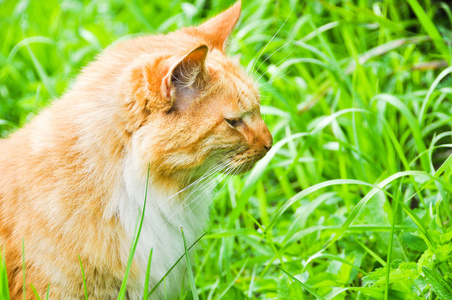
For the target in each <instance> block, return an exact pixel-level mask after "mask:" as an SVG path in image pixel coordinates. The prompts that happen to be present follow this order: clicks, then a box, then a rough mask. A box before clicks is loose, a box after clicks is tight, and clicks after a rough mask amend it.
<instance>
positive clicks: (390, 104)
mask: <svg viewBox="0 0 452 300" xmlns="http://www.w3.org/2000/svg"><path fill="white" fill-rule="evenodd" d="M230 4H231V2H230V1H196V2H195V3H194V4H188V3H185V2H182V1H167V2H158V3H157V2H152V3H151V1H138V0H136V1H129V2H127V4H126V3H124V2H122V1H99V0H97V1H84V2H75V1H60V2H56V1H45V2H42V1H36V0H34V1H3V2H0V24H1V25H0V26H1V28H2V29H3V28H6V29H7V30H2V31H1V33H0V35H1V37H2V45H1V46H0V64H1V69H0V136H3V137H4V136H6V135H8V134H9V133H10V132H12V131H14V130H16V129H17V128H18V127H20V126H22V125H23V124H24V123H26V122H27V120H28V119H29V118H31V117H32V115H33V114H35V113H37V112H38V111H39V109H40V108H41V107H44V106H45V105H47V104H48V103H49V102H50V101H51V100H52V99H53V98H55V97H58V96H59V95H61V94H62V93H63V92H64V90H65V89H67V88H68V86H69V84H70V81H71V80H72V79H73V77H74V76H75V75H76V74H77V73H78V72H79V71H80V68H81V67H83V66H84V65H86V64H87V63H88V62H89V61H90V60H92V59H93V58H94V56H95V55H96V54H97V53H99V51H101V49H103V48H105V47H106V46H108V45H109V44H111V43H112V42H113V41H115V40H117V39H118V38H123V37H125V36H127V35H133V34H140V33H156V32H167V31H170V30H174V29H176V28H179V27H181V26H183V25H192V24H195V23H199V22H201V20H202V19H204V18H206V17H208V16H212V15H214V14H216V13H218V12H219V11H221V10H222V9H224V8H226V7H228V6H229V5H230ZM284 22H285V23H284ZM451 27H452V13H451V8H450V6H449V5H448V4H445V3H442V2H438V1H435V2H433V1H420V0H418V1H416V0H410V1H390V0H384V1H381V2H376V1H358V0H357V1H306V2H301V1H280V2H275V1H269V0H264V1H257V0H256V1H244V3H243V12H242V19H241V21H240V23H239V25H238V27H237V30H236V31H235V32H234V33H233V39H232V40H231V43H230V46H229V49H230V53H231V54H233V55H236V56H238V57H239V58H240V62H241V64H242V65H243V66H245V68H246V69H247V70H248V71H249V73H250V74H253V76H254V78H255V79H256V80H258V84H259V85H260V86H261V91H262V112H263V114H264V118H265V121H266V123H267V124H268V125H269V128H270V129H271V131H272V133H273V136H274V139H275V144H274V146H273V148H272V150H271V151H270V152H269V153H268V155H267V157H265V158H264V159H263V160H262V161H260V162H259V163H258V164H257V166H256V167H255V168H254V169H253V170H252V171H251V172H249V173H248V174H246V175H244V176H242V177H237V178H235V179H234V180H232V181H231V182H229V183H228V184H227V185H226V187H225V188H224V189H222V190H221V191H220V192H219V194H218V195H217V197H216V198H215V200H214V204H213V205H212V209H211V219H212V221H211V225H210V228H209V231H208V232H207V234H206V235H205V236H204V238H203V239H202V240H201V241H200V242H199V243H200V245H201V250H200V251H198V255H197V256H195V257H194V261H192V266H193V273H192V274H193V275H194V278H193V280H194V282H195V284H196V288H194V287H193V286H192V287H191V290H193V291H194V290H196V291H197V292H198V293H199V298H200V299H218V298H223V299H232V298H234V299H244V298H251V299H267V298H277V297H279V298H280V299H305V298H306V299H314V298H316V297H317V298H320V297H323V298H324V299H426V298H427V297H430V298H429V299H436V298H438V297H442V298H443V299H448V298H447V297H449V296H450V297H452V295H451V294H450V290H451V289H450V286H451V282H452V280H451V276H452V258H451V257H452V244H451V239H452V233H451V230H450V228H451V224H450V222H451V192H452V184H451V182H452V181H451V176H452V172H451V163H452V158H451V156H450V155H451V154H452V151H451V147H452V128H451V124H452V114H451V113H452V101H451V100H452V95H451V94H452V88H451V83H452V80H451V76H450V73H451V72H452V68H451V67H449V65H450V59H451V53H452V52H451V42H452V41H451V36H452V35H451ZM279 29H280V30H279ZM276 33H277V34H276ZM275 34H276V35H275ZM270 40H271V42H270V43H269V44H268V45H267V42H269V41H270ZM266 45H267V46H266ZM263 49H265V50H264V51H263ZM260 53H262V55H261V56H259V54H260ZM257 67H259V68H258V69H257ZM0 151H1V149H0ZM181 259H182V257H181ZM183 259H186V258H183ZM1 270H2V269H1V268H0V284H1V282H2V281H1V279H2V275H1V274H2V273H1ZM151 270H152V266H151ZM439 278H442V279H443V280H441V279H439ZM0 286H1V285H0ZM149 288H150V289H151V291H152V288H153V287H152V286H149ZM50 289H51V287H50ZM0 292H1V289H0ZM448 293H449V294H448ZM41 297H44V295H41ZM183 297H185V296H182V298H183ZM191 297H192V296H191V295H190V294H188V296H187V298H191Z"/></svg>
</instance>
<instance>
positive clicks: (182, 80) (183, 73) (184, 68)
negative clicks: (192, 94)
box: [171, 61, 205, 88]
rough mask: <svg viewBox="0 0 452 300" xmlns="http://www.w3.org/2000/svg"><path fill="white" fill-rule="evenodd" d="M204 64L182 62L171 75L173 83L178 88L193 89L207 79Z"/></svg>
mask: <svg viewBox="0 0 452 300" xmlns="http://www.w3.org/2000/svg"><path fill="white" fill-rule="evenodd" d="M204 74H205V70H204V65H203V64H198V63H193V62H190V61H181V62H180V63H179V64H178V65H177V66H176V67H175V68H174V70H173V73H172V74H171V83H172V84H173V85H174V86H175V87H176V88H193V87H194V86H197V85H200V83H201V82H202V81H203V80H204V79H205V78H204V77H205V75H204Z"/></svg>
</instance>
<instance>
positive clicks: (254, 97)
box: [124, 2, 272, 177]
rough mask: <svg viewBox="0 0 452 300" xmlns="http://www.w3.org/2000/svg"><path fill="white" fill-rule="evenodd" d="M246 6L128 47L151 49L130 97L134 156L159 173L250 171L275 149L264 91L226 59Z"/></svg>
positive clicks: (132, 77) (137, 67) (135, 66)
mask: <svg viewBox="0 0 452 300" xmlns="http://www.w3.org/2000/svg"><path fill="white" fill-rule="evenodd" d="M240 6H241V4H240V2H238V3H236V4H235V5H234V6H232V7H231V8H229V9H228V10H226V11H224V12H223V13H221V14H219V15H218V16H216V17H214V18H213V19H210V20H208V21H207V22H205V23H203V24H201V25H200V26H197V27H190V28H184V29H181V30H179V31H176V32H173V33H170V34H167V35H160V36H154V37H145V38H138V39H136V40H135V44H133V43H132V44H130V43H129V44H128V45H127V47H129V48H130V49H132V48H133V49H135V48H140V49H144V50H143V51H148V53H145V54H142V55H140V56H139V57H138V58H137V59H134V61H133V63H132V64H131V66H129V67H128V71H127V72H126V73H125V75H124V76H126V77H124V82H125V84H127V86H128V87H127V88H126V89H125V91H126V92H125V93H126V94H124V97H125V98H126V99H127V105H126V109H127V110H128V116H129V120H128V126H129V129H128V130H130V132H131V134H132V143H131V149H132V152H134V153H135V157H136V158H137V157H138V158H139V159H140V160H142V162H141V163H140V164H142V165H144V166H147V164H149V163H150V165H151V170H152V172H153V173H154V175H160V176H163V177H174V176H179V177H186V176H193V175H195V177H196V176H198V175H199V174H202V173H203V172H206V170H208V169H209V168H212V170H217V171H222V172H228V173H231V172H237V173H239V172H244V171H247V170H249V169H250V168H251V167H252V166H253V165H254V164H255V163H256V162H257V161H258V160H259V159H261V158H262V157H263V156H264V155H265V154H266V153H267V152H268V150H269V149H270V148H271V145H272V136H271V134H270V132H269V130H268V128H267V126H266V125H265V123H264V122H263V120H262V117H261V113H260V96H259V91H258V89H257V88H256V87H255V85H254V83H253V81H252V80H251V79H250V78H249V77H248V76H247V75H246V74H245V73H244V71H243V70H242V69H241V68H240V66H238V64H237V63H236V62H235V61H234V60H232V59H230V58H228V57H227V56H226V55H225V45H226V42H227V39H228V36H229V35H230V33H231V31H232V29H233V28H234V26H235V24H236V22H237V21H238V19H239V16H240V9H241V8H240ZM143 44H144V45H143ZM146 49H148V50H146ZM138 158H137V159H138Z"/></svg>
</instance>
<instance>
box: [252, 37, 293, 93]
mask: <svg viewBox="0 0 452 300" xmlns="http://www.w3.org/2000/svg"><path fill="white" fill-rule="evenodd" d="M292 40H293V39H292ZM292 52H293V50H291V51H290V52H289V54H287V55H286V56H285V57H284V58H282V59H281V60H280V61H279V62H278V63H277V64H276V65H275V66H279V65H280V64H281V63H283V62H284V61H285V60H286V58H288V57H289V56H290V55H291V54H292ZM267 72H268V70H267V71H265V72H264V73H262V74H261V76H259V78H258V79H257V80H256V82H258V84H259V80H261V78H262V77H263V76H264V75H265V74H267ZM259 88H260V86H259Z"/></svg>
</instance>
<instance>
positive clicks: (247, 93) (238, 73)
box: [209, 57, 260, 111]
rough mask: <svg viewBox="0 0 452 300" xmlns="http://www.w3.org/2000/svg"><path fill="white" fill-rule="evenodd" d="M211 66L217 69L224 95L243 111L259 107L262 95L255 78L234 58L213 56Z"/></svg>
mask: <svg viewBox="0 0 452 300" xmlns="http://www.w3.org/2000/svg"><path fill="white" fill-rule="evenodd" d="M209 67H210V68H212V69H213V70H215V72H216V73H217V76H219V77H220V78H221V80H220V82H221V85H222V90H223V93H224V96H225V97H227V98H228V100H229V101H231V102H233V103H234V104H236V106H237V107H238V108H239V109H240V110H242V111H254V110H257V109H259V102H260V96H259V91H258V89H257V88H256V86H255V84H254V82H253V80H252V79H251V78H250V77H249V76H248V75H247V74H246V73H245V72H244V71H243V70H242V68H241V67H240V66H239V65H238V64H237V63H236V62H235V61H234V60H232V59H230V58H226V57H213V59H212V60H211V61H210V63H209Z"/></svg>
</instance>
